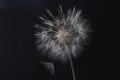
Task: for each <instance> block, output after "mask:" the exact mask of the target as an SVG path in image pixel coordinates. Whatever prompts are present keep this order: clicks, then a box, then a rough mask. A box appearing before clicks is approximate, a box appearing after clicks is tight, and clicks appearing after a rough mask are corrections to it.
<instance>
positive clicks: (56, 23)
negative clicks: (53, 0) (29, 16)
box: [35, 7, 89, 62]
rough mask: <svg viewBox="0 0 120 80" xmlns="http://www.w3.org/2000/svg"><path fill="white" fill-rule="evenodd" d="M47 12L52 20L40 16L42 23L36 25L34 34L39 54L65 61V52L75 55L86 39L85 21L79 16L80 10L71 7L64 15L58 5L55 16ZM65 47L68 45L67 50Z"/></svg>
mask: <svg viewBox="0 0 120 80" xmlns="http://www.w3.org/2000/svg"><path fill="white" fill-rule="evenodd" d="M47 13H48V14H49V16H50V17H51V18H52V20H51V19H48V18H47V17H46V16H43V17H40V19H41V20H43V22H42V23H43V24H44V25H39V26H37V27H36V28H37V29H38V31H36V34H35V35H36V37H37V46H38V49H40V50H43V53H41V54H43V55H46V56H47V57H49V58H50V59H53V60H56V59H57V60H60V61H62V62H65V61H67V54H66V52H69V54H70V55H71V56H73V57H76V56H77V51H80V50H81V49H82V45H81V44H82V43H84V42H85V41H86V39H87V38H88V32H89V27H88V25H87V24H86V23H87V21H86V20H85V19H83V18H82V17H81V11H80V10H78V11H77V10H76V9H75V8H73V10H71V9H70V10H68V12H67V14H66V15H64V14H63V11H62V8H61V7H60V9H58V13H59V14H58V16H56V17H55V16H54V15H53V14H52V13H51V12H50V11H49V10H47ZM45 26H47V27H45ZM39 29H41V31H39ZM65 47H68V50H69V51H66V49H65ZM79 54H80V52H79Z"/></svg>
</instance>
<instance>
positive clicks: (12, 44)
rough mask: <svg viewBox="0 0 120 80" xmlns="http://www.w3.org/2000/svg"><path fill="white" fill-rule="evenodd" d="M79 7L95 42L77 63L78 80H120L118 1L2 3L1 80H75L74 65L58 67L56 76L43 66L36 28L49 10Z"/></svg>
mask: <svg viewBox="0 0 120 80" xmlns="http://www.w3.org/2000/svg"><path fill="white" fill-rule="evenodd" d="M58 4H61V5H62V6H63V10H64V11H67V9H69V8H72V7H73V6H74V5H76V7H77V9H82V11H83V16H84V17H85V18H87V19H88V20H89V22H90V23H91V28H92V29H93V30H94V31H93V32H92V36H91V37H92V40H91V43H90V45H88V46H86V48H85V50H84V54H82V55H81V56H80V57H78V58H77V59H75V60H73V62H74V67H75V73H76V80H99V79H100V80H120V68H119V67H120V66H119V64H120V63H119V60H120V59H119V40H120V39H119V30H118V29H119V25H120V22H119V21H120V20H119V16H120V14H119V10H120V9H119V7H118V5H119V4H118V3H117V1H116V0H0V80H72V73H71V69H70V65H69V64H68V63H67V64H62V63H59V62H56V63H55V68H56V71H55V75H51V74H50V73H49V72H47V70H46V69H45V68H44V66H43V65H41V64H40V60H41V59H40V58H39V56H38V55H37V51H36V45H35V37H34V36H33V34H34V28H33V26H34V25H35V24H38V23H39V22H40V21H39V19H38V16H40V15H42V14H44V12H45V9H50V10H51V11H53V12H54V11H56V9H57V7H58Z"/></svg>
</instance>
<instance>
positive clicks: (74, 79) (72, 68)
mask: <svg viewBox="0 0 120 80" xmlns="http://www.w3.org/2000/svg"><path fill="white" fill-rule="evenodd" d="M66 53H67V55H68V59H69V62H70V66H71V70H72V75H73V80H76V78H75V71H74V66H73V62H72V58H71V56H70V54H69V53H70V52H69V49H68V47H67V46H66Z"/></svg>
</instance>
